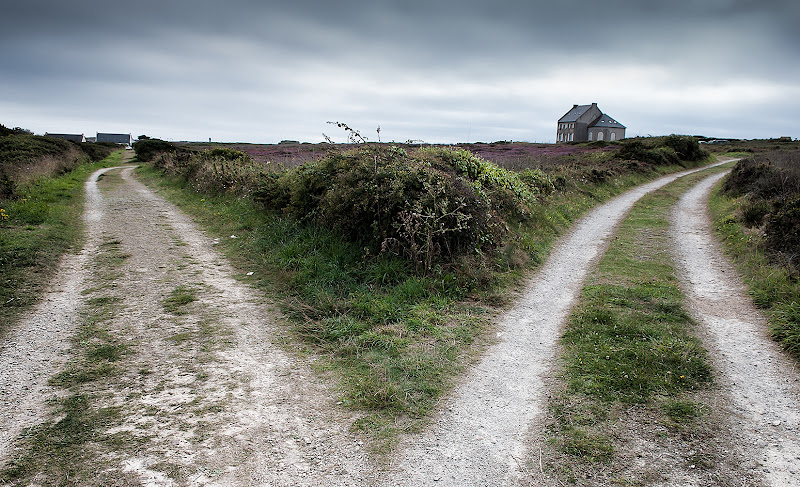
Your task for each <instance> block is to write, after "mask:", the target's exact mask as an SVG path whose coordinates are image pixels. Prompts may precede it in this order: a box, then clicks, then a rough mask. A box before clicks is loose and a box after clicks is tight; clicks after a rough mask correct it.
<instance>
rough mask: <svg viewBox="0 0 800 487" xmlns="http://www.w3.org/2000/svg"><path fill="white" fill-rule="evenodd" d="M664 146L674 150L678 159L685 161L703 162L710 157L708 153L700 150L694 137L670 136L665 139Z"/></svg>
mask: <svg viewBox="0 0 800 487" xmlns="http://www.w3.org/2000/svg"><path fill="white" fill-rule="evenodd" d="M663 144H664V145H665V146H667V147H669V148H670V149H672V150H674V151H675V153H676V154H677V156H678V158H680V159H681V160H683V161H701V160H703V159H705V158H706V157H708V152H706V151H704V150H703V149H701V148H700V144H699V143H698V142H697V139H696V138H694V137H688V136H685V135H670V136H667V137H665V138H664V140H663Z"/></svg>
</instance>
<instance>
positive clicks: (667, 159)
mask: <svg viewBox="0 0 800 487" xmlns="http://www.w3.org/2000/svg"><path fill="white" fill-rule="evenodd" d="M708 155H709V153H708V152H706V151H704V150H703V149H701V148H700V144H699V143H698V142H697V139H695V138H694V137H687V136H681V135H670V136H668V137H653V138H647V139H632V140H630V141H625V142H622V144H621V147H620V150H619V152H618V153H617V157H618V158H620V159H624V160H631V161H639V162H644V163H647V164H652V165H654V166H668V165H673V164H683V163H685V162H699V161H702V160H704V159H705V158H706V157H708Z"/></svg>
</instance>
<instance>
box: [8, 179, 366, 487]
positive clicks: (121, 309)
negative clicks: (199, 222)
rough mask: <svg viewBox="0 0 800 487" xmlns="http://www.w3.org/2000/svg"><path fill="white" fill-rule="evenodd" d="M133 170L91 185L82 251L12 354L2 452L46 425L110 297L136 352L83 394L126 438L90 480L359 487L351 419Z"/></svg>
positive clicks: (115, 324)
mask: <svg viewBox="0 0 800 487" xmlns="http://www.w3.org/2000/svg"><path fill="white" fill-rule="evenodd" d="M132 170H133V167H130V166H128V167H125V168H114V169H110V170H103V171H98V172H97V173H95V174H93V175H92V177H91V179H90V181H89V183H88V185H87V194H88V199H87V205H86V208H87V210H86V221H87V224H88V231H89V243H88V245H87V247H86V249H85V250H84V251H83V252H82V253H81V254H80V255H79V256H77V257H74V258H73V257H70V258H68V259H67V260H66V261H65V265H64V272H63V273H62V274H61V275H60V276H59V279H58V281H57V283H56V285H55V286H54V289H53V290H52V292H50V293H48V295H47V296H46V297H45V299H43V303H42V306H40V309H37V310H36V311H35V312H34V314H33V317H32V318H31V319H28V320H24V321H23V323H21V324H20V326H19V327H18V329H17V330H16V331H15V332H14V333H13V334H12V335H11V337H12V338H11V340H12V341H11V342H10V343H9V344H8V345H7V346H6V347H5V348H4V350H3V353H2V359H1V360H2V361H0V371H2V374H3V376H2V383H1V384H2V386H3V394H4V396H3V409H2V410H0V411H1V412H2V414H1V416H2V421H3V431H4V437H3V438H4V441H5V444H4V452H3V453H6V452H8V450H9V447H8V444H9V440H10V439H11V438H13V437H15V436H16V435H17V434H18V432H19V431H20V430H21V428H22V427H23V426H25V425H31V424H35V423H36V422H40V421H42V420H43V419H45V418H46V417H47V410H46V408H45V407H43V400H44V399H46V398H47V397H49V396H52V395H53V394H54V393H55V391H53V390H51V389H49V388H47V387H46V386H44V384H45V383H46V381H47V378H48V377H50V376H51V374H53V373H55V372H56V371H57V370H58V367H59V365H60V363H61V362H63V355H64V354H63V350H64V349H65V348H67V343H68V341H67V339H68V337H69V336H70V335H71V333H72V332H73V331H74V330H75V328H76V327H77V322H78V316H80V314H81V313H82V312H87V311H88V312H91V306H90V305H89V304H87V303H90V302H91V301H89V300H90V299H92V298H101V297H103V298H105V297H112V298H115V299H116V300H117V303H118V304H117V305H116V307H115V311H114V315H113V317H112V318H111V319H109V320H107V321H105V322H103V323H102V324H101V326H102V327H103V328H104V329H105V330H106V331H108V332H109V333H110V335H111V336H113V337H115V339H117V340H119V341H121V342H122V343H124V344H125V345H127V346H128V348H129V350H130V352H129V353H128V354H126V355H125V357H124V359H123V360H122V361H120V362H116V363H115V365H116V367H117V368H118V369H119V373H118V374H115V375H113V376H111V377H110V378H108V379H105V380H103V381H96V382H89V383H87V384H84V385H83V386H81V392H82V393H86V394H88V395H89V396H90V397H92V398H93V404H92V405H93V407H97V408H100V407H119V408H120V411H121V412H122V417H121V418H119V421H117V424H115V425H114V426H113V427H112V428H111V429H109V430H108V431H104V432H101V433H105V434H107V435H113V437H114V438H117V441H115V442H112V443H94V444H91V445H87V447H89V448H91V449H92V450H93V451H92V460H91V462H89V463H87V464H86V465H81V469H82V470H83V471H84V472H97V474H96V478H92V477H89V479H88V480H85V481H83V483H84V484H87V485H112V484H113V485H276V486H277V485H286V486H289V485H292V486H295V485H308V486H317V485H363V484H364V478H365V477H369V476H370V472H371V471H372V466H371V463H370V461H369V456H368V455H367V453H366V452H365V449H364V447H363V444H364V443H363V441H362V439H360V438H358V437H355V436H353V435H351V434H350V433H349V431H348V428H349V425H350V424H352V422H353V421H354V419H355V418H353V417H350V416H349V415H347V413H345V412H343V411H341V410H340V409H339V408H337V407H335V405H333V404H331V399H330V398H332V397H335V395H334V394H333V393H332V392H331V391H330V390H327V389H326V387H325V386H324V384H323V383H322V381H321V380H319V379H316V377H317V374H316V373H315V372H314V371H312V370H311V369H310V365H309V363H308V362H309V360H307V359H304V358H300V357H298V356H295V355H294V354H292V353H289V352H286V351H284V350H283V349H282V348H281V347H280V346H278V345H277V344H276V343H277V342H278V340H280V339H281V333H282V329H281V328H280V327H279V326H277V325H276V324H275V323H276V319H278V317H277V313H276V312H274V311H269V310H270V309H271V308H272V306H271V304H270V303H268V302H265V301H264V299H263V297H261V295H260V294H259V293H257V292H255V291H254V290H252V289H250V288H249V287H248V286H247V285H244V284H242V283H241V282H240V281H237V280H235V279H233V277H232V275H233V274H234V270H233V269H232V268H231V267H230V266H229V265H228V264H227V262H226V261H225V259H224V258H223V257H222V256H221V255H220V254H219V253H218V252H216V251H215V250H214V249H213V247H214V245H215V241H213V240H212V239H209V238H208V237H206V236H204V235H203V234H202V233H201V232H199V231H197V229H195V227H194V225H193V224H192V222H191V221H190V220H189V219H188V218H187V217H185V216H184V215H182V214H181V213H180V212H179V211H178V210H177V209H176V208H175V207H174V206H173V205H171V204H169V203H167V202H166V201H164V200H163V199H162V198H160V197H158V196H156V195H155V194H154V193H153V192H151V191H150V190H149V189H148V188H146V187H145V186H144V185H142V184H141V183H139V182H138V181H137V180H136V179H135V178H134V177H133V176H132V174H131V173H132ZM98 178H99V182H98ZM233 237H235V236H231V238H233ZM109 256H111V257H113V259H109V258H108V257H109ZM178 286H185V287H187V288H191V289H193V290H194V291H193V292H194V293H195V295H196V297H197V301H195V302H193V303H189V304H187V305H185V306H184V308H183V309H182V312H181V313H172V312H169V311H167V310H165V308H164V306H163V302H164V300H165V298H167V297H168V296H170V293H172V292H173V291H174V290H175V289H176V288H177V287H178ZM54 317H59V320H58V321H56V320H55V319H54ZM42 324H45V325H47V326H43V325H42ZM20 344H25V345H27V346H28V347H27V348H25V349H22V348H21V345H20ZM18 348H19V350H23V351H22V352H21V353H20V352H18V350H17V349H18ZM12 352H14V353H12ZM76 353H82V352H80V351H76ZM11 373H13V374H14V375H13V376H9V374H11ZM9 425H10V427H7V426H9ZM91 475H95V474H91ZM40 480H41V479H40ZM51 480H53V479H51ZM45 483H47V480H45Z"/></svg>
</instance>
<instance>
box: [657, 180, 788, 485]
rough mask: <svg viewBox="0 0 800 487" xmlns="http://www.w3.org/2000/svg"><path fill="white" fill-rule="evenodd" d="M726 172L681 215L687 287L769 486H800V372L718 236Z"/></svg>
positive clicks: (678, 247)
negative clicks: (712, 205) (716, 204)
mask: <svg viewBox="0 0 800 487" xmlns="http://www.w3.org/2000/svg"><path fill="white" fill-rule="evenodd" d="M724 175H725V174H724V173H723V174H719V175H715V176H712V177H709V178H707V179H705V180H703V181H702V182H701V183H700V184H698V185H697V186H695V187H694V188H693V189H692V190H690V191H688V192H687V193H686V194H685V195H684V196H683V197H682V198H681V200H680V202H679V203H678V206H677V207H676V209H675V212H674V214H673V228H672V233H673V236H674V239H675V255H676V261H677V264H678V268H679V270H680V272H681V274H682V281H683V282H684V292H685V293H686V294H687V296H688V298H689V304H690V307H691V310H692V312H693V314H694V316H695V318H696V319H697V320H698V321H700V322H701V323H702V324H703V325H704V327H705V331H706V333H707V336H706V337H705V340H704V341H705V345H706V347H707V348H709V349H710V350H711V352H712V354H713V356H714V359H715V364H716V367H717V369H718V370H719V373H720V375H721V377H719V378H718V382H719V383H720V389H722V390H723V391H726V392H725V395H726V396H727V397H725V398H724V399H723V401H721V402H720V404H719V407H722V408H724V409H726V412H727V415H728V417H729V418H730V421H731V423H732V426H733V427H732V428H731V429H732V430H734V431H735V432H736V433H737V434H738V435H739V437H740V438H739V444H740V445H746V446H745V447H744V448H743V450H744V451H745V454H746V455H747V457H749V463H751V465H752V468H754V469H755V470H756V471H758V473H759V474H760V475H759V476H763V478H764V481H765V483H766V484H767V485H773V486H776V487H777V486H790V485H792V486H797V485H800V382H798V380H799V379H800V374H799V373H798V370H797V367H796V365H795V363H794V362H793V361H792V360H790V359H788V358H787V357H786V355H785V354H784V353H783V352H782V351H781V350H780V349H779V347H778V345H777V344H776V343H775V342H773V341H772V340H770V339H769V337H768V336H767V327H768V325H767V323H766V320H765V319H764V317H763V316H762V315H761V314H760V313H759V312H758V311H757V310H756V309H755V308H754V307H753V305H752V300H751V299H750V297H749V296H748V295H747V292H746V290H745V288H744V286H743V285H742V283H741V281H740V280H739V279H738V278H737V274H736V271H735V269H734V268H733V267H732V266H731V264H730V262H729V261H728V259H727V258H725V256H724V254H723V253H722V251H721V249H720V248H719V244H718V243H717V241H716V240H715V238H714V237H713V235H712V227H711V223H710V219H709V217H708V213H707V209H706V202H707V199H708V195H709V193H710V191H711V188H712V187H713V186H714V184H716V183H717V182H718V181H719V180H720V179H721V178H722V177H723V176H724Z"/></svg>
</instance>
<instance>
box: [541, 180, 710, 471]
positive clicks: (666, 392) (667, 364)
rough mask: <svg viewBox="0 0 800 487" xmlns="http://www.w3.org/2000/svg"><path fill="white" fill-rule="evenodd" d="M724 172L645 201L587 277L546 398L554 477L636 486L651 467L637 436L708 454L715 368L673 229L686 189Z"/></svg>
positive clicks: (686, 182) (666, 189)
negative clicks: (681, 273)
mask: <svg viewBox="0 0 800 487" xmlns="http://www.w3.org/2000/svg"><path fill="white" fill-rule="evenodd" d="M720 170H723V169H719V168H715V169H709V170H707V171H702V172H700V173H696V174H694V175H690V176H686V177H684V178H681V179H679V180H678V181H676V182H674V183H672V184H670V185H668V186H666V187H664V188H662V189H661V190H658V191H656V192H653V193H651V194H649V195H647V196H645V197H644V198H642V200H640V201H639V202H638V203H637V204H636V205H635V206H634V208H633V210H632V211H631V213H630V215H629V216H628V217H627V218H626V219H625V220H624V222H623V223H622V225H621V226H620V229H619V232H618V234H617V236H616V239H615V240H614V241H613V242H612V243H611V245H610V247H609V249H608V251H607V252H606V254H605V256H604V257H603V258H602V259H601V261H600V262H599V264H598V267H597V269H596V270H595V271H594V272H593V273H592V274H591V275H590V277H589V278H588V280H587V283H586V285H585V287H584V289H583V291H582V294H581V300H580V303H579V304H578V306H577V307H576V308H575V310H574V311H573V313H572V315H571V317H570V318H569V320H568V323H567V325H566V328H565V332H564V335H563V337H562V338H561V341H560V343H561V346H562V355H561V358H560V364H561V368H562V369H561V374H560V378H559V379H558V380H557V381H558V385H557V386H556V387H554V390H555V391H557V392H555V393H554V395H553V397H551V399H550V404H549V409H550V412H549V424H548V430H549V432H550V435H551V440H550V441H551V443H550V445H549V447H548V448H549V449H550V450H551V451H550V452H549V455H550V458H551V460H550V461H549V462H548V465H549V467H550V469H551V471H552V472H553V473H554V474H555V475H556V476H557V477H559V478H561V479H563V480H565V481H568V482H572V483H575V482H577V483H578V484H580V485H608V483H614V482H617V483H619V484H621V485H638V484H637V483H636V482H638V481H639V480H638V478H639V477H640V476H642V475H643V474H647V472H644V473H643V472H641V471H636V469H635V467H634V466H633V465H635V464H636V463H638V462H637V461H636V459H631V458H628V457H627V455H628V451H629V450H634V448H628V445H630V444H632V443H633V442H636V441H640V442H645V443H646V442H649V441H652V442H654V443H657V444H658V443H660V444H661V445H662V447H663V446H665V445H667V444H670V445H671V446H670V447H671V448H677V449H679V450H687V451H688V450H694V451H695V452H697V451H698V449H700V450H701V451H702V450H703V447H702V446H699V447H698V446H697V445H695V444H694V443H695V440H696V438H698V437H701V436H702V430H703V428H705V427H706V426H704V425H703V424H702V421H699V420H698V418H700V417H701V416H703V415H704V411H706V410H707V407H706V406H704V405H703V404H702V400H701V399H700V398H699V397H696V396H697V393H698V391H701V390H702V389H705V388H707V387H708V386H709V385H710V383H711V379H712V369H711V365H710V363H709V361H708V359H707V357H706V352H705V350H704V349H703V347H702V346H701V344H700V342H699V340H698V339H697V338H696V336H695V333H694V327H695V323H694V322H693V320H692V319H691V318H690V317H689V315H688V314H687V313H686V311H685V310H684V309H683V299H684V298H683V295H682V292H681V290H680V288H679V285H678V280H677V278H676V275H675V269H674V267H673V263H672V258H671V255H670V242H669V235H668V229H669V224H670V212H671V209H672V207H673V206H674V204H675V203H676V202H677V200H678V198H679V197H680V195H681V194H682V193H683V192H684V191H686V190H687V189H688V188H689V187H691V185H693V184H695V183H696V182H698V181H699V180H700V179H701V178H703V177H706V176H708V175H710V174H712V173H713V172H716V171H720ZM656 432H658V434H656ZM654 435H655V436H654ZM659 435H660V437H659ZM686 443H692V446H691V447H689V446H686ZM638 450H639V451H642V450H645V449H643V448H641V447H640V448H639V449H638ZM655 461H656V462H657V461H658V460H655ZM655 465H657V464H654V467H653V468H658V467H657V466H655ZM682 468H690V466H689V465H685V466H682ZM691 468H694V467H691ZM609 472H615V474H614V476H613V477H611V476H609ZM649 474H651V475H660V474H659V473H658V472H657V471H653V472H649Z"/></svg>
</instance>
